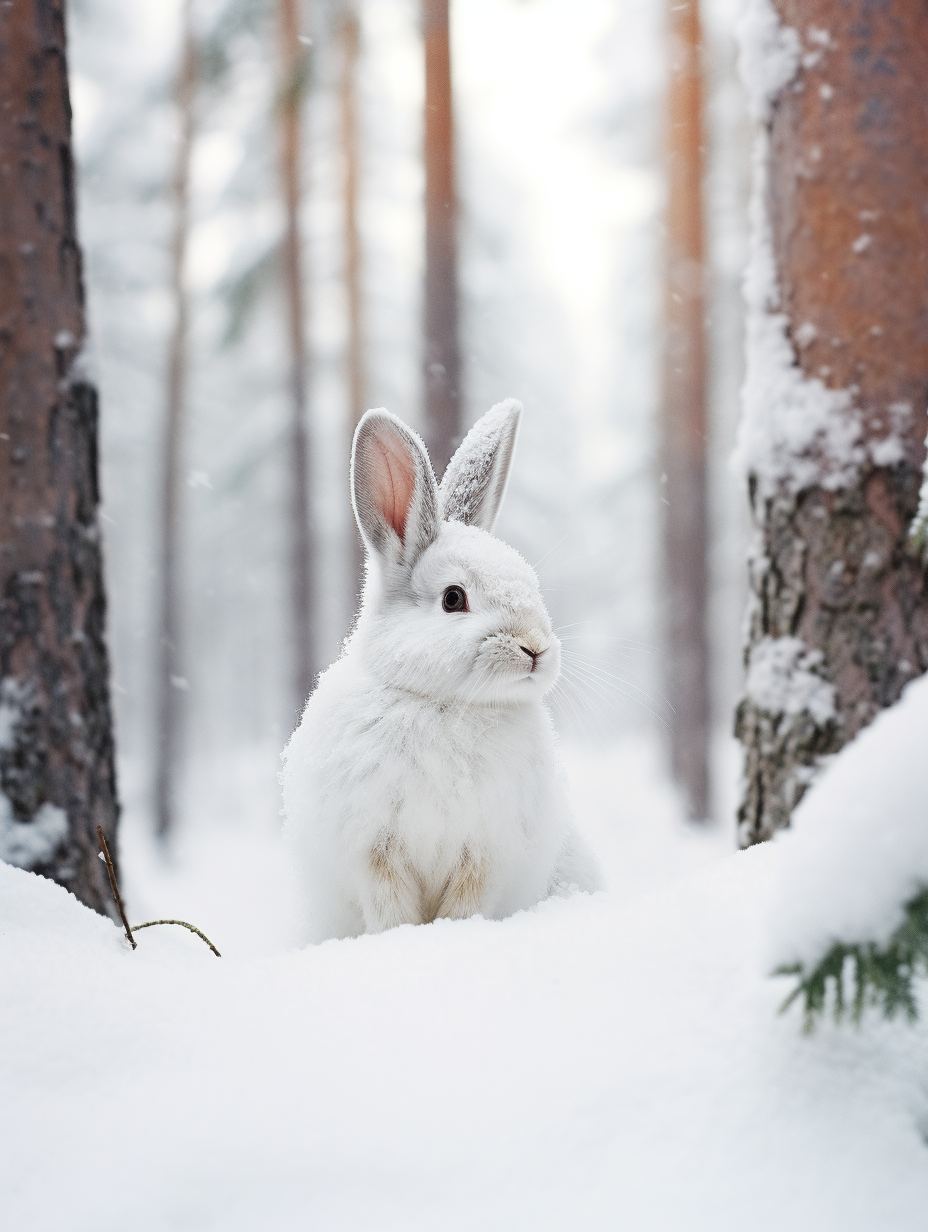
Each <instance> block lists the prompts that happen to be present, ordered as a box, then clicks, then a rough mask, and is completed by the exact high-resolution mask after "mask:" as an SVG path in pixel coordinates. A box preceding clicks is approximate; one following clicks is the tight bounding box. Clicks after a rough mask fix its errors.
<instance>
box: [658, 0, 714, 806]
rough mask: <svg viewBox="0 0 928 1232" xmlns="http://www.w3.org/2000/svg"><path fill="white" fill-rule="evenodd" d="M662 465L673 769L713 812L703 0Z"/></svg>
mask: <svg viewBox="0 0 928 1232" xmlns="http://www.w3.org/2000/svg"><path fill="white" fill-rule="evenodd" d="M667 23H668V31H667V33H668V38H669V51H670V56H669V60H670V75H669V80H668V88H667V117H666V167H667V212H666V223H667V227H666V251H665V263H664V355H663V384H662V392H661V450H660V453H661V466H662V469H663V485H662V487H663V491H662V496H663V504H662V508H663V544H664V548H663V563H664V584H663V595H664V610H665V615H664V638H663V642H664V663H665V665H666V666H665V679H666V689H667V692H668V695H669V697H670V699H671V701H672V703H673V712H672V718H671V722H670V732H669V738H670V755H671V769H672V772H673V775H674V778H675V779H676V780H677V781H678V783H679V784H680V786H681V788H682V790H683V794H684V797H685V801H686V806H687V810H688V812H689V814H690V816H691V817H693V818H697V819H702V818H705V817H707V816H708V814H709V734H710V733H709V723H710V696H709V690H710V672H709V638H708V631H707V627H706V626H707V617H706V601H707V594H708V582H707V543H708V525H707V522H708V510H707V499H706V453H707V450H706V445H707V435H708V421H707V413H706V326H705V226H704V221H703V178H704V174H705V169H704V157H703V98H702V95H703V88H702V38H701V29H700V17H699V0H669V3H668V6H667Z"/></svg>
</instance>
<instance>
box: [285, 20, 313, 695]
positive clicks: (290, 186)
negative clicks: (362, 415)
mask: <svg viewBox="0 0 928 1232" xmlns="http://www.w3.org/2000/svg"><path fill="white" fill-rule="evenodd" d="M279 16H280V49H281V93H280V177H281V190H282V195H283V206H284V244H283V262H284V291H285V295H286V305H287V334H288V342H289V348H290V444H289V456H290V611H291V626H292V633H293V639H294V645H293V698H292V702H293V709H294V715H299V713H300V711H301V710H302V707H303V703H304V702H305V700H306V698H307V696H308V694H309V690H310V688H311V687H312V678H313V668H312V663H313V659H312V656H313V630H312V624H311V619H312V617H311V608H310V604H311V600H312V583H311V575H310V564H311V559H312V543H311V539H310V528H309V433H308V430H307V425H306V405H307V399H306V340H305V338H306V335H305V329H306V312H305V304H304V298H303V278H304V271H303V244H302V239H301V233H300V206H301V203H302V198H303V192H302V176H301V159H300V149H301V136H302V124H301V122H300V121H301V109H302V100H303V88H304V68H305V56H304V54H303V49H302V47H301V44H300V13H299V7H298V3H297V0H280V13H279Z"/></svg>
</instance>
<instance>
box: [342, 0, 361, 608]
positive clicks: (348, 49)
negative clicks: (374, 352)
mask: <svg viewBox="0 0 928 1232" xmlns="http://www.w3.org/2000/svg"><path fill="white" fill-rule="evenodd" d="M341 44H342V48H341V50H342V62H341V78H340V81H339V115H340V129H341V146H342V169H343V182H342V210H343V213H342V227H343V235H344V246H345V299H346V306H347V313H348V345H347V354H346V358H345V366H346V374H345V376H346V381H345V385H346V390H347V398H348V406H347V425H348V440H349V442H350V439H351V436H352V435H353V433H354V429H355V424H356V423H357V421H358V417H359V416H360V415H361V413H362V411H364V409H365V397H366V395H365V385H366V380H365V369H364V319H363V314H364V301H363V298H362V292H361V235H360V227H359V222H358V179H359V175H358V163H359V158H358V153H359V132H358V128H359V124H358V57H359V52H360V44H361V23H360V20H359V16H358V8H357V0H342V11H341ZM345 456H346V457H347V456H348V454H347V448H346V453H345ZM349 534H350V535H351V542H352V545H353V552H352V555H351V571H352V576H351V581H352V585H353V586H354V587H355V588H356V589H355V591H354V592H353V596H352V597H353V598H356V596H357V587H358V586H359V579H360V575H361V558H362V554H361V540H360V537H359V535H358V533H357V530H356V528H355V526H354V519H352V522H351V527H350V529H349Z"/></svg>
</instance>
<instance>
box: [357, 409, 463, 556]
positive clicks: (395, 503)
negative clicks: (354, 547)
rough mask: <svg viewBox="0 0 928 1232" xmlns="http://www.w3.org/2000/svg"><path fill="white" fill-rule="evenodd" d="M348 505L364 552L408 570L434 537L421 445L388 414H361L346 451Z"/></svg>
mask: <svg viewBox="0 0 928 1232" xmlns="http://www.w3.org/2000/svg"><path fill="white" fill-rule="evenodd" d="M351 502H352V504H353V505H354V516H355V518H356V519H357V522H358V529H359V530H360V532H361V538H362V539H363V540H364V542H365V544H366V545H367V547H368V549H369V550H370V551H371V552H373V553H375V554H376V555H378V556H380V557H381V558H383V559H384V560H385V561H388V562H389V563H391V564H399V565H405V566H407V567H412V565H414V564H415V563H416V561H417V560H418V558H419V556H420V555H421V553H422V552H424V551H425V549H426V548H427V547H428V546H429V544H430V543H432V542H433V541H434V540H435V538H436V536H437V535H438V531H439V527H440V525H441V523H440V519H439V515H438V485H437V483H436V482H435V475H434V473H433V472H432V465H431V463H430V462H429V459H428V454H427V453H426V452H425V446H424V445H423V444H422V442H421V440H420V439H419V437H418V436H416V434H415V433H414V432H413V431H411V430H410V429H409V428H407V427H406V425H405V424H404V423H403V422H402V420H400V419H397V417H396V416H395V415H391V414H390V413H389V411H383V410H378V411H367V412H366V414H365V415H364V416H363V417H362V419H361V422H360V423H359V424H358V426H357V428H356V429H355V434H354V444H353V446H352V450H351Z"/></svg>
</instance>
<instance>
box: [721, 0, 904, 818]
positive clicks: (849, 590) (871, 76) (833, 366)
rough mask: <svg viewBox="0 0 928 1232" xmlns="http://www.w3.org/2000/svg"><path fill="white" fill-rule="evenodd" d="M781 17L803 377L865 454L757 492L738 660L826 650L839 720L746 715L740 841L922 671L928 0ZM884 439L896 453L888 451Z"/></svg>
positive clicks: (794, 310) (853, 0)
mask: <svg viewBox="0 0 928 1232" xmlns="http://www.w3.org/2000/svg"><path fill="white" fill-rule="evenodd" d="M777 7H778V9H779V12H780V15H781V18H782V20H783V22H784V24H786V25H788V26H793V27H794V28H795V29H796V30H797V31H799V32H800V35H801V37H802V42H803V47H802V50H803V58H802V65H801V67H800V70H799V72H798V75H797V77H796V78H795V80H794V81H793V82H792V83H790V85H788V86H787V87H786V89H785V90H784V91H783V92H782V94H781V96H780V97H779V99H778V101H777V102H776V105H775V108H774V112H773V118H772V122H771V129H770V174H769V186H770V190H769V201H768V211H769V217H770V221H771V227H772V238H773V248H774V255H775V261H776V270H777V276H778V280H779V286H780V292H781V298H782V304H783V308H784V311H785V313H786V315H787V317H788V321H789V326H790V331H791V335H792V339H793V344H794V351H795V359H796V363H797V364H798V366H799V368H800V369H801V371H802V372H803V373H804V374H805V375H806V376H808V377H810V378H814V377H817V378H819V379H820V380H821V381H823V382H824V384H825V385H826V386H828V387H830V388H832V389H836V390H849V391H851V393H852V395H853V401H854V409H853V410H852V411H850V412H849V414H854V415H855V416H858V417H859V421H860V424H861V443H862V445H863V446H864V447H865V450H866V453H867V457H866V460H865V461H864V463H863V464H862V466H861V468H860V475H859V481H858V482H857V483H856V484H854V485H853V486H851V487H847V488H840V489H838V490H835V491H830V490H828V487H827V485H826V484H825V483H824V482H823V483H822V484H821V485H820V486H814V487H812V488H809V489H807V490H804V491H802V492H801V493H799V494H798V495H797V496H792V495H790V493H789V492H787V491H783V492H781V493H778V494H776V495H774V496H773V497H771V496H769V494H767V493H765V492H764V491H762V490H760V489H759V488H758V487H757V486H755V488H754V498H753V505H754V516H755V520H756V522H757V524H758V528H759V534H760V553H761V555H760V559H761V560H762V561H765V562H767V563H766V564H765V565H764V567H758V568H756V569H755V570H754V571H753V583H752V584H753V589H754V602H753V604H752V610H751V628H750V637H749V647H748V652H749V654H750V651H751V647H752V646H754V645H756V644H757V643H758V642H760V641H761V640H762V639H763V638H768V637H784V636H792V637H796V638H798V639H800V640H801V641H802V642H803V643H804V644H805V645H806V646H807V647H809V648H810V649H811V650H813V651H818V652H820V653H821V655H822V662H821V674H822V676H823V677H824V678H825V679H826V680H827V681H829V682H830V683H831V684H832V685H833V687H834V690H835V701H836V716H835V720H834V721H833V722H831V723H826V724H822V723H818V724H816V723H815V722H813V721H812V719H811V717H810V716H809V715H808V714H799V715H794V716H792V717H790V716H785V715H782V714H780V715H777V714H771V713H769V712H767V711H765V710H764V709H763V708H762V707H760V706H758V705H757V704H756V702H754V701H753V700H752V699H751V698H747V699H746V700H745V702H744V703H743V704H742V706H741V709H740V713H739V722H738V730H739V735H740V736H741V739H742V741H743V742H744V744H745V750H746V778H745V794H744V798H743V801H742V805H741V810H740V823H741V833H742V841H743V842H746V843H748V842H755V841H757V840H759V839H763V838H766V837H768V836H769V835H770V834H771V833H772V832H773V831H774V830H775V829H776V828H777V827H779V826H782V825H786V824H788V821H789V817H790V813H791V811H792V809H793V807H794V806H795V804H796V803H797V802H798V800H799V799H800V798H801V796H802V793H803V792H804V790H805V788H806V785H807V784H808V782H809V781H810V778H811V776H812V772H813V771H814V769H815V766H816V765H817V763H818V761H819V759H820V758H821V756H822V755H823V754H830V753H833V752H836V751H837V750H838V749H840V748H841V747H842V746H843V745H844V744H846V743H847V741H848V740H850V739H851V738H852V737H853V736H854V735H855V734H856V733H857V732H858V731H859V730H860V729H861V728H862V727H863V726H864V725H865V724H867V723H869V722H870V720H871V719H872V718H873V717H874V716H875V715H876V714H877V713H878V711H879V710H880V709H881V708H882V707H884V706H888V705H890V704H891V703H892V702H894V701H895V700H896V699H897V698H898V696H899V694H900V692H901V690H902V688H903V687H904V685H905V684H906V682H907V681H908V680H910V679H911V678H912V677H913V676H916V675H919V674H920V673H921V672H923V671H925V669H926V668H928V588H926V574H925V570H924V568H923V566H922V564H921V562H920V561H918V560H917V559H915V558H914V556H913V555H912V554H911V552H910V551H909V550H908V544H907V536H908V530H909V526H910V523H911V519H912V517H913V515H914V513H915V510H916V507H917V494H918V488H919V480H920V472H921V465H922V459H923V456H924V438H925V408H926V404H928V91H926V88H925V83H926V81H928V3H925V2H924V0H882V2H881V3H878V4H877V3H873V2H872V0H840V2H839V0H778V3H777ZM888 436H895V437H896V438H897V439H898V440H899V442H900V444H901V449H900V451H899V456H898V460H895V461H894V460H893V459H892V456H891V454H887V453H884V452H883V451H881V449H880V444H879V443H880V442H885V440H886V438H887V437H888ZM884 448H885V447H884ZM826 465H827V461H824V460H823V468H824V466H826ZM824 478H825V476H824V469H823V480H824Z"/></svg>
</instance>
